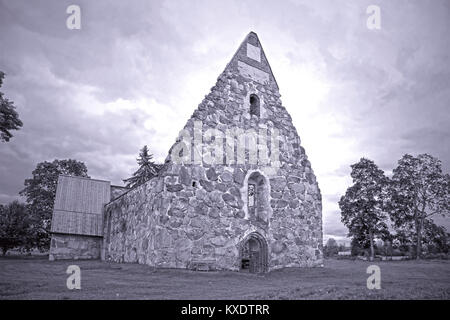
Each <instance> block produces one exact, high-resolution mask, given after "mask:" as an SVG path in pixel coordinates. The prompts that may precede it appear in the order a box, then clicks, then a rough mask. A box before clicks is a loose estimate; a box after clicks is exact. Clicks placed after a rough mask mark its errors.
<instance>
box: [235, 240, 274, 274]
mask: <svg viewBox="0 0 450 320" xmlns="http://www.w3.org/2000/svg"><path fill="white" fill-rule="evenodd" d="M267 260H268V251H267V242H266V240H265V239H264V237H263V236H262V235H260V234H259V233H257V232H253V233H250V234H249V235H248V236H247V237H245V239H244V240H242V242H241V244H240V250H239V264H240V270H241V271H243V272H250V273H261V272H267V270H268V263H267Z"/></svg>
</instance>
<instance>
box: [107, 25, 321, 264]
mask: <svg viewBox="0 0 450 320" xmlns="http://www.w3.org/2000/svg"><path fill="white" fill-rule="evenodd" d="M249 48H250V49H249ZM247 50H249V51H247ZM247 52H250V53H249V54H248V53H247ZM258 54H260V56H258ZM258 57H259V59H258ZM243 64H245V65H246V66H244V67H243ZM252 68H253V69H255V68H256V69H257V70H258V71H257V72H255V71H252V70H253V69H252ZM250 94H256V95H257V96H258V98H259V102H260V105H259V107H260V115H259V116H255V115H251V114H250V102H249V97H250ZM233 130H234V131H233ZM236 130H238V131H236ZM239 130H242V131H240V132H244V133H245V135H244V136H247V137H248V138H249V139H250V140H251V138H252V137H253V138H254V139H255V140H254V141H256V145H257V150H258V152H257V156H258V160H257V162H256V163H255V162H254V161H252V155H251V152H249V151H248V150H246V151H245V152H244V153H243V155H244V156H242V154H239V147H238V146H237V145H238V144H239V139H240V138H241V137H242V134H239V135H237V136H232V137H231V138H230V134H229V133H230V132H239ZM199 131H200V140H199V141H198V140H197V141H194V142H192V141H190V140H188V138H189V137H194V138H195V137H196V136H197V138H198V135H199ZM211 132H213V133H214V137H215V138H214V139H211V134H210V133H211ZM252 132H255V133H256V135H253V136H252ZM274 132H276V133H277V134H274ZM205 133H208V134H205ZM266 134H267V137H268V138H267V139H266V138H265V137H266ZM219 140H221V141H222V142H224V143H222V144H220V143H219V144H218V143H217V142H218V141H219ZM250 140H249V141H250ZM230 152H232V153H233V154H234V156H233V157H227V155H229V154H230ZM239 157H241V159H239ZM267 159H269V161H267ZM249 183H255V184H258V187H257V188H258V189H257V190H258V192H259V193H258V194H257V195H256V199H259V200H257V201H258V204H259V207H258V206H257V207H256V209H255V208H250V209H249V204H248V184H249ZM261 204H262V205H261ZM104 228H105V230H104V231H105V232H104V234H105V237H104V248H105V255H104V258H105V259H109V260H112V261H118V262H138V263H145V264H148V265H152V266H159V267H176V268H195V266H197V265H198V264H199V263H200V264H201V263H206V264H208V265H209V266H210V268H214V269H228V270H239V268H240V257H239V255H240V247H241V245H242V241H243V240H244V239H245V238H246V237H247V236H248V235H250V234H251V233H257V234H258V237H260V238H261V239H265V241H266V243H267V250H268V252H267V257H268V261H267V263H268V269H269V270H273V269H277V268H281V267H292V266H317V265H320V264H321V263H322V205H321V194H320V190H319V187H318V184H317V181H316V178H315V175H314V173H313V170H312V168H311V164H310V162H309V161H308V158H307V156H306V154H305V150H304V149H303V147H301V145H300V138H299V136H298V134H297V131H296V129H295V127H294V126H293V124H292V119H291V117H290V116H289V114H288V113H287V111H286V109H285V108H284V107H283V106H282V104H281V100H280V94H279V92H278V86H277V84H276V81H275V78H274V77H273V74H272V72H271V70H270V66H269V65H268V62H267V59H266V57H265V55H264V52H263V50H262V47H261V44H260V43H259V40H258V38H257V36H256V34H254V33H250V34H249V35H248V36H247V38H246V39H245V41H244V43H243V44H242V45H241V47H240V48H239V50H238V51H237V53H236V54H235V56H234V57H233V59H232V60H231V62H230V63H229V64H228V65H227V67H226V69H225V71H224V72H223V73H222V74H221V75H220V76H219V78H218V80H217V83H216V85H215V86H214V87H213V88H212V89H211V92H210V93H209V94H208V95H207V96H206V97H205V99H204V100H203V101H202V103H201V104H200V105H199V106H198V108H197V110H195V111H194V113H193V115H192V117H191V118H190V119H189V120H188V122H187V124H186V126H185V127H184V129H183V131H182V132H181V133H180V136H179V138H178V139H177V143H175V145H174V146H173V147H172V148H171V149H170V151H169V155H168V157H167V159H166V163H165V165H164V168H163V169H162V170H161V171H160V174H159V176H158V177H156V178H154V179H152V180H151V181H149V182H147V183H146V184H144V185H142V186H140V187H138V188H136V189H134V190H131V191H129V192H128V193H126V194H124V195H123V196H121V197H119V198H118V199H116V200H114V201H112V202H111V203H110V204H108V205H107V206H106V208H105V223H104Z"/></svg>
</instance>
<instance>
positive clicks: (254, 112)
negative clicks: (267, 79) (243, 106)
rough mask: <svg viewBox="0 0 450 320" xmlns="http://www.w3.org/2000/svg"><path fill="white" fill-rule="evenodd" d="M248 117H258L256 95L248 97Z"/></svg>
mask: <svg viewBox="0 0 450 320" xmlns="http://www.w3.org/2000/svg"><path fill="white" fill-rule="evenodd" d="M250 115H251V116H252V115H255V116H257V117H259V98H258V96H257V95H256V94H251V95H250Z"/></svg>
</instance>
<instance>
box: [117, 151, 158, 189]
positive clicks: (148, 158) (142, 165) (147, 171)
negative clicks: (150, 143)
mask: <svg viewBox="0 0 450 320" xmlns="http://www.w3.org/2000/svg"><path fill="white" fill-rule="evenodd" d="M152 158H153V155H151V154H150V153H149V151H148V148H147V146H144V147H143V148H142V149H141V150H140V152H139V158H137V159H136V161H137V163H138V165H139V169H137V170H136V172H134V173H133V176H132V177H131V178H128V179H124V180H123V182H125V184H126V186H127V187H129V188H134V187H137V186H139V185H141V184H143V183H145V182H147V181H148V180H150V179H151V178H153V177H155V176H156V175H157V174H158V171H159V170H160V169H161V165H159V164H155V163H154V162H153V161H152Z"/></svg>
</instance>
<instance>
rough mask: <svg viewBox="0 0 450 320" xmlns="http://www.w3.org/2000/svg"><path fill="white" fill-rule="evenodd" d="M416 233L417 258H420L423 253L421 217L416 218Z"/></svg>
mask: <svg viewBox="0 0 450 320" xmlns="http://www.w3.org/2000/svg"><path fill="white" fill-rule="evenodd" d="M416 234H417V243H416V259H417V260H419V259H420V257H421V255H422V219H420V218H419V219H417V220H416Z"/></svg>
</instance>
